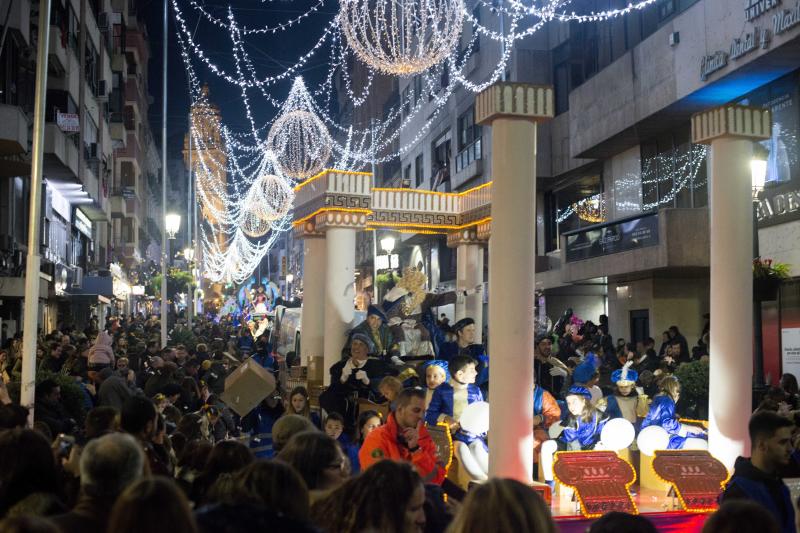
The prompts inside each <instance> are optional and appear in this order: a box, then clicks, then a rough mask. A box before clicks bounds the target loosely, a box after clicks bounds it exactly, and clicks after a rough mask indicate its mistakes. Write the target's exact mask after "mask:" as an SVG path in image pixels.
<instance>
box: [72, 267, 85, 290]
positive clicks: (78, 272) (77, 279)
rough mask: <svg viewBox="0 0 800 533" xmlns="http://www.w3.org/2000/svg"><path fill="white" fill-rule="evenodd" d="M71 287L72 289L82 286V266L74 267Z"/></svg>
mask: <svg viewBox="0 0 800 533" xmlns="http://www.w3.org/2000/svg"><path fill="white" fill-rule="evenodd" d="M72 287H73V288H74V289H80V288H81V287H83V268H82V267H75V273H74V275H73V277H72Z"/></svg>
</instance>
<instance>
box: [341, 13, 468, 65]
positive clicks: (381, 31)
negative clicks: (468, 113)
mask: <svg viewBox="0 0 800 533" xmlns="http://www.w3.org/2000/svg"><path fill="white" fill-rule="evenodd" d="M340 6H341V7H340V10H339V25H340V26H341V28H342V32H343V33H344V35H345V38H346V39H347V44H348V46H349V47H350V48H351V49H352V50H353V52H355V54H356V56H357V57H358V58H359V59H360V60H361V61H363V62H364V63H366V64H367V65H369V66H370V67H372V68H374V69H376V70H379V71H381V72H385V73H387V74H393V75H397V76H411V75H413V74H418V73H420V72H422V71H424V70H426V69H427V68H429V67H432V66H433V65H437V64H439V63H440V62H441V61H442V60H444V59H445V58H446V57H447V56H449V55H450V54H451V53H452V51H453V49H454V48H455V46H456V44H457V43H458V40H459V38H460V37H461V28H462V24H463V19H464V2H463V0H342V1H341V2H340Z"/></svg>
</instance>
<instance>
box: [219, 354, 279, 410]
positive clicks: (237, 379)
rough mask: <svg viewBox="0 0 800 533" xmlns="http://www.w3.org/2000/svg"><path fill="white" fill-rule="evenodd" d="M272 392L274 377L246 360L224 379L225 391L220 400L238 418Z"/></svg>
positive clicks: (250, 360)
mask: <svg viewBox="0 0 800 533" xmlns="http://www.w3.org/2000/svg"><path fill="white" fill-rule="evenodd" d="M273 392H275V377H274V376H273V375H272V374H271V373H270V372H269V371H268V370H267V369H265V368H264V367H263V366H261V365H259V364H258V363H257V362H255V361H253V360H252V359H248V360H247V361H245V362H244V363H242V365H241V366H239V368H237V369H236V370H234V371H233V372H231V374H230V375H229V376H228V377H227V378H226V379H225V391H224V392H223V393H222V394H221V395H220V398H221V399H222V401H223V402H225V404H226V405H227V406H228V407H230V408H231V409H233V410H234V411H236V413H237V414H238V415H239V416H245V415H246V414H247V413H249V412H250V411H252V410H253V408H254V407H255V406H257V405H258V404H259V403H261V401H262V400H263V399H264V398H266V397H267V396H269V395H270V394H272V393H273Z"/></svg>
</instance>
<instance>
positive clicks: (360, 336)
mask: <svg viewBox="0 0 800 533" xmlns="http://www.w3.org/2000/svg"><path fill="white" fill-rule="evenodd" d="M353 341H360V342H363V343H364V344H366V346H367V353H375V343H374V342H372V339H370V338H369V337H368V336H367V335H366V334H364V333H361V332H360V331H356V332H355V333H353V334H352V335H350V344H351V345H352V344H353Z"/></svg>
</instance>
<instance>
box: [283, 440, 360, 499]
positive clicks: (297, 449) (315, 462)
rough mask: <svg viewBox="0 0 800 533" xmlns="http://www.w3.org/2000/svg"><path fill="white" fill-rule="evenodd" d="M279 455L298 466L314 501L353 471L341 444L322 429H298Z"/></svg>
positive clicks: (294, 466)
mask: <svg viewBox="0 0 800 533" xmlns="http://www.w3.org/2000/svg"><path fill="white" fill-rule="evenodd" d="M277 458H278V459H280V460H281V461H284V462H285V463H288V464H289V466H291V467H293V468H294V469H295V470H297V473H298V474H300V476H301V477H302V478H303V481H305V482H306V485H307V486H308V490H309V491H310V496H311V500H312V501H313V500H314V499H315V498H316V497H318V496H319V495H320V494H321V493H322V492H325V491H329V490H333V489H335V488H337V487H338V486H339V485H341V484H342V483H344V481H345V480H346V479H347V478H348V476H349V474H350V472H349V471H348V470H347V460H346V458H345V456H344V453H343V452H342V449H341V448H340V447H339V444H338V443H337V442H336V440H334V439H332V438H331V437H329V436H328V435H326V434H324V433H322V432H320V431H306V432H303V433H298V434H297V435H295V436H294V437H292V438H291V439H290V440H289V442H288V443H287V444H286V446H285V447H284V448H283V449H282V450H281V453H279V454H278V456H277Z"/></svg>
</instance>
